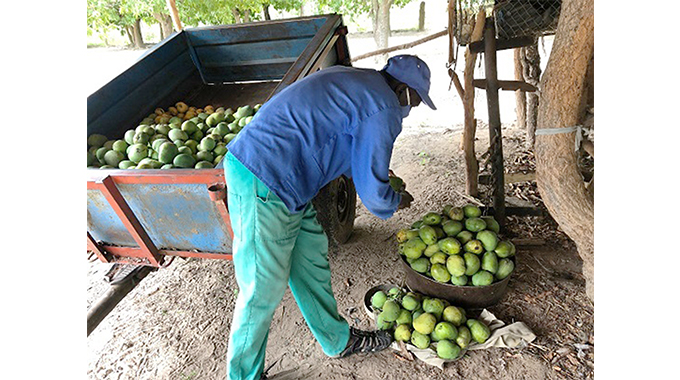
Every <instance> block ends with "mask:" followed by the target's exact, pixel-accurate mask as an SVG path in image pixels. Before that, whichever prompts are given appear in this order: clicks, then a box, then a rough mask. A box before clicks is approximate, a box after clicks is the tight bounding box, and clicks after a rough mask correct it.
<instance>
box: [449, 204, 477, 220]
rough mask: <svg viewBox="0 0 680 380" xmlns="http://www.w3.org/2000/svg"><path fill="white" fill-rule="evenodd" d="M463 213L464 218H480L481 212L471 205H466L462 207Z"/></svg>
mask: <svg viewBox="0 0 680 380" xmlns="http://www.w3.org/2000/svg"><path fill="white" fill-rule="evenodd" d="M463 213H464V214H465V217H466V218H479V217H480V216H482V210H481V209H480V208H479V207H477V206H475V205H473V204H471V203H468V204H466V205H465V206H463ZM451 219H453V218H451Z"/></svg>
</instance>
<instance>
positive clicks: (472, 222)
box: [465, 218, 486, 232]
mask: <svg viewBox="0 0 680 380" xmlns="http://www.w3.org/2000/svg"><path fill="white" fill-rule="evenodd" d="M465 229H466V230H468V231H470V232H479V231H482V230H484V229H486V222H485V221H484V219H482V218H468V219H465Z"/></svg>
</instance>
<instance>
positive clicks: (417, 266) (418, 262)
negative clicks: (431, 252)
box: [411, 257, 430, 273]
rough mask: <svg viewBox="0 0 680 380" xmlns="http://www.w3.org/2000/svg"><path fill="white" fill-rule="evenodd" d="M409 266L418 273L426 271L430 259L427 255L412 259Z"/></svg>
mask: <svg viewBox="0 0 680 380" xmlns="http://www.w3.org/2000/svg"><path fill="white" fill-rule="evenodd" d="M411 268H413V270H414V271H416V272H418V273H427V272H428V271H429V270H430V260H428V259H427V257H420V258H418V259H415V260H413V262H412V263H411Z"/></svg>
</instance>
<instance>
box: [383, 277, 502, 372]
mask: <svg viewBox="0 0 680 380" xmlns="http://www.w3.org/2000/svg"><path fill="white" fill-rule="evenodd" d="M371 306H372V308H373V311H374V313H377V317H376V325H377V328H378V329H380V330H387V331H389V332H391V333H392V334H393V336H394V339H395V340H396V341H401V342H405V343H409V344H412V345H414V346H416V347H418V348H420V349H427V348H433V349H434V350H435V351H436V352H437V356H439V357H440V358H442V359H446V360H450V359H456V358H458V357H460V356H461V352H463V350H465V349H466V348H467V347H468V345H469V344H470V342H471V341H475V342H477V343H484V342H486V340H487V339H488V338H489V336H490V335H491V331H490V330H489V327H488V326H487V325H486V324H484V322H482V321H480V320H477V319H473V318H467V315H466V312H465V309H463V308H461V307H458V306H455V305H451V304H450V303H449V302H448V301H446V300H444V299H439V298H430V297H426V296H423V295H421V294H418V293H414V292H405V291H404V290H402V289H400V288H398V287H393V288H391V289H390V290H389V291H388V292H384V291H377V292H376V293H374V294H373V296H372V297H371Z"/></svg>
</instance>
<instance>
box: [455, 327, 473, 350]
mask: <svg viewBox="0 0 680 380" xmlns="http://www.w3.org/2000/svg"><path fill="white" fill-rule="evenodd" d="M471 340H472V333H471V332H470V329H469V328H468V327H467V326H459V327H458V337H457V338H456V344H457V345H458V346H459V347H460V348H462V349H466V348H467V347H468V346H469V345H470V341H471Z"/></svg>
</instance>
